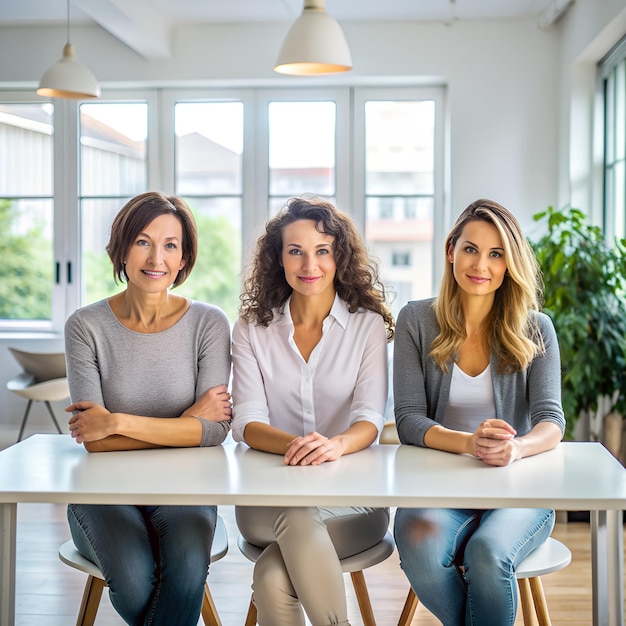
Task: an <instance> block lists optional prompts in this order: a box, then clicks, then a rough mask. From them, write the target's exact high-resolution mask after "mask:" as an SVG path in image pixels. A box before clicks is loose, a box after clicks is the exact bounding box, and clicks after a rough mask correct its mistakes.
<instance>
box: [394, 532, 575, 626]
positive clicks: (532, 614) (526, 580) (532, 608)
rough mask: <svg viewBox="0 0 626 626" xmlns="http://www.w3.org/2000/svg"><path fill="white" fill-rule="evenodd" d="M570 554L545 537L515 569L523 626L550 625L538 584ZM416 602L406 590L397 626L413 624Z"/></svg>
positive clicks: (570, 554)
mask: <svg viewBox="0 0 626 626" xmlns="http://www.w3.org/2000/svg"><path fill="white" fill-rule="evenodd" d="M571 560H572V553H571V552H570V551H569V549H568V548H567V546H565V545H563V544H562V543H561V542H560V541H559V540H558V539H554V537H549V538H548V539H547V540H546V541H545V542H544V543H542V544H541V545H540V546H539V547H538V548H536V549H535V550H534V551H533V552H531V553H530V554H529V555H528V556H527V557H526V558H525V559H524V560H523V561H522V562H521V563H520V564H519V566H518V568H517V570H516V572H515V577H516V578H517V583H518V585H519V591H520V594H519V602H520V605H521V607H522V616H523V620H524V625H525V626H534V624H537V623H538V624H539V626H550V624H551V621H550V615H549V612H548V604H547V602H546V597H545V594H544V592H543V586H542V584H541V576H543V575H544V574H551V573H552V572H556V571H558V570H561V569H563V568H564V567H567V566H568V565H569V564H570V562H571ZM418 602H419V600H418V598H417V596H416V595H415V592H414V591H413V589H409V594H408V596H407V599H406V602H405V603H404V608H403V609H402V614H401V615H400V620H399V621H398V626H409V624H410V623H411V622H412V621H413V616H414V615H415V610H416V609H417V604H418Z"/></svg>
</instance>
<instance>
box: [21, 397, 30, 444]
mask: <svg viewBox="0 0 626 626" xmlns="http://www.w3.org/2000/svg"><path fill="white" fill-rule="evenodd" d="M32 404H33V401H32V400H29V401H28V404H27V405H26V412H25V413H24V417H23V418H22V424H21V426H20V432H19V434H18V436H17V440H18V441H22V435H23V434H24V428H25V427H26V420H27V419H28V414H29V413H30V407H31V405H32Z"/></svg>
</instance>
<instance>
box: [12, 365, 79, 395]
mask: <svg viewBox="0 0 626 626" xmlns="http://www.w3.org/2000/svg"><path fill="white" fill-rule="evenodd" d="M7 389H8V390H9V391H12V392H13V393H16V394H17V395H18V396H22V397H23V398H27V399H28V400H35V401H36V402H45V401H46V400H47V401H48V402H58V401H60V400H65V399H66V398H69V397H70V388H69V385H68V383H67V378H53V379H52V380H44V381H43V382H41V383H36V382H35V379H34V377H33V376H31V375H30V374H27V373H26V372H22V373H21V374H19V375H18V376H16V377H15V378H12V379H11V380H10V381H9V382H8V383H7Z"/></svg>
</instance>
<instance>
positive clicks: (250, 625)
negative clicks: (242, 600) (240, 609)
mask: <svg viewBox="0 0 626 626" xmlns="http://www.w3.org/2000/svg"><path fill="white" fill-rule="evenodd" d="M244 626H256V606H255V604H254V596H252V597H251V598H250V605H249V606H248V614H247V615H246V622H245V625H244Z"/></svg>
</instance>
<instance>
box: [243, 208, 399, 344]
mask: <svg viewBox="0 0 626 626" xmlns="http://www.w3.org/2000/svg"><path fill="white" fill-rule="evenodd" d="M298 220H313V221H314V222H315V224H316V228H317V230H318V231H319V232H323V233H326V234H328V235H332V236H333V237H334V240H333V252H334V255H335V262H336V265H337V269H336V272H335V280H334V286H335V291H336V292H337V294H338V295H339V297H340V298H341V299H342V300H343V301H344V302H346V304H347V305H348V310H349V311H350V312H351V313H354V312H355V311H356V310H357V309H359V308H364V309H369V310H370V311H374V312H375V313H378V314H380V315H381V316H382V317H383V319H384V321H385V326H386V328H387V340H388V341H391V340H392V339H393V333H394V328H395V322H394V319H393V316H392V315H391V312H390V311H389V309H388V307H387V301H386V293H385V287H384V285H383V284H382V282H381V281H380V278H379V275H378V263H377V261H376V260H375V259H373V258H371V257H370V256H369V254H368V252H367V248H366V247H365V243H364V242H363V240H362V238H361V236H360V235H359V232H358V231H357V228H356V226H355V224H354V222H353V221H352V219H351V218H350V217H349V216H348V215H346V214H345V213H342V212H341V211H339V210H337V209H336V208H335V207H334V206H333V205H332V204H331V203H330V202H326V201H323V200H320V199H304V198H291V200H289V201H288V202H287V205H286V206H285V207H283V208H282V209H281V210H280V211H279V212H278V213H277V214H276V215H275V216H274V217H272V218H271V219H270V220H269V221H268V222H267V223H266V224H265V233H264V234H262V235H261V236H260V237H259V239H258V240H257V245H256V251H255V254H254V256H253V258H252V260H251V262H250V264H249V266H248V268H247V272H246V276H245V278H244V282H243V292H242V294H241V296H240V297H239V298H240V300H241V305H240V307H239V316H240V317H241V318H242V319H244V320H246V321H247V322H251V323H254V324H258V325H259V326H268V325H269V324H270V323H271V322H272V320H273V319H274V309H278V310H279V311H281V312H282V311H283V307H284V305H285V302H286V301H287V299H288V298H289V296H290V295H291V292H292V289H291V287H290V286H289V283H288V282H287V279H286V278H285V272H284V270H283V268H282V266H281V256H282V250H283V230H284V228H285V226H287V225H289V224H291V223H293V222H296V221H298Z"/></svg>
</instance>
